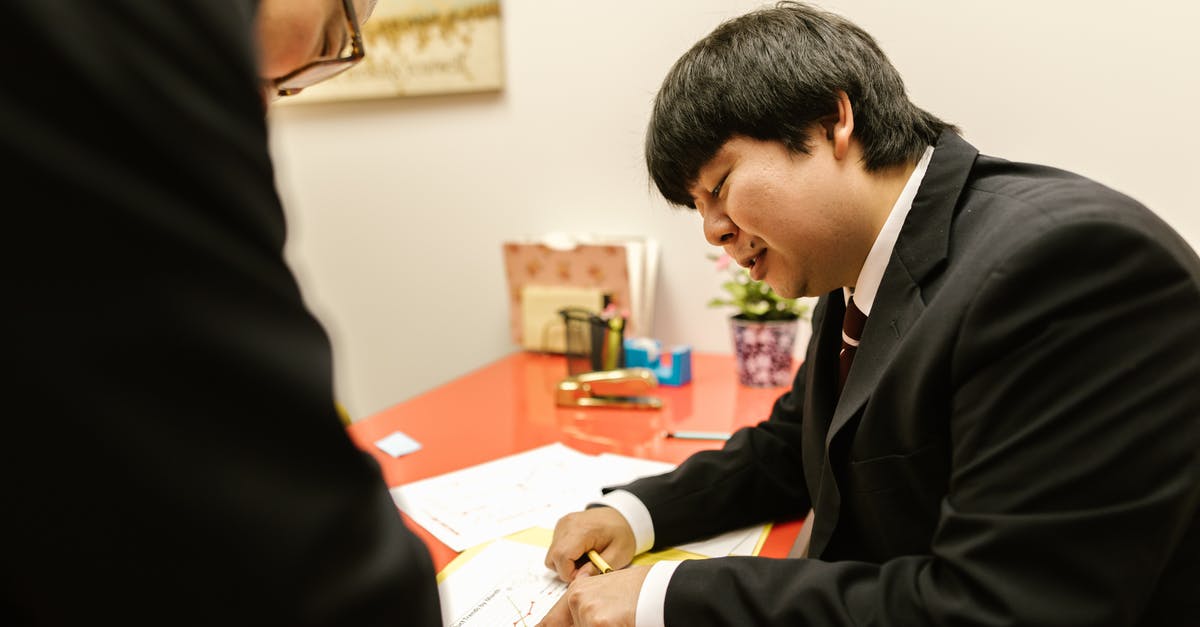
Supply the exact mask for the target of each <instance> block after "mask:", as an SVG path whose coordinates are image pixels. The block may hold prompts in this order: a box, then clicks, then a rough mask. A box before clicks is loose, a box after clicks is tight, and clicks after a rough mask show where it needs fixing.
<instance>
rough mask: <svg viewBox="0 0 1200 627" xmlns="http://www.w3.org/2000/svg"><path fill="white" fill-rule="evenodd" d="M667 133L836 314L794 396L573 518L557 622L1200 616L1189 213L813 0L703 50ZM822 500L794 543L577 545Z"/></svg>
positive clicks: (700, 175)
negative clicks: (725, 552)
mask: <svg viewBox="0 0 1200 627" xmlns="http://www.w3.org/2000/svg"><path fill="white" fill-rule="evenodd" d="M1146 123H1152V121H1146ZM646 159H647V165H648V168H649V171H650V175H651V178H652V179H653V180H654V182H655V183H656V185H657V187H658V189H659V190H660V191H661V192H662V194H663V195H664V196H665V197H666V199H667V200H668V201H670V202H671V203H673V204H675V205H680V206H686V207H690V208H694V209H695V210H696V212H697V213H698V214H699V216H700V218H701V220H702V223H703V231H704V236H705V238H706V239H707V240H708V242H709V243H711V244H712V245H714V246H719V247H722V248H724V250H725V252H727V253H728V254H729V255H730V256H731V257H733V258H734V259H736V260H737V261H738V262H739V263H741V264H742V265H744V266H746V267H748V268H749V269H750V272H751V276H752V277H753V278H755V279H760V280H765V281H766V282H767V283H769V284H770V285H771V286H772V287H773V288H775V290H776V291H778V292H779V293H780V294H782V295H784V296H790V297H796V296H819V297H820V300H819V302H818V304H817V306H816V307H815V309H814V314H813V335H812V340H811V342H810V344H809V347H808V351H807V354H806V357H805V359H804V362H803V364H802V366H801V368H800V370H799V372H798V374H797V376H796V379H795V382H794V384H793V386H792V389H791V390H790V391H789V392H787V393H786V394H784V395H783V396H781V397H780V398H779V400H778V401H777V402H776V404H775V407H774V409H773V411H772V414H771V416H770V418H769V419H768V420H766V421H765V422H762V423H760V424H759V425H757V426H754V427H750V428H744V429H741V430H739V431H738V432H736V433H735V434H734V436H733V437H732V438H731V439H730V440H729V442H728V443H727V445H726V446H725V447H724V448H723V449H722V450H719V451H707V452H701V453H698V454H696V455H694V456H692V457H691V458H689V459H688V460H686V461H685V462H684V463H683V464H681V465H680V467H679V468H678V469H676V470H675V471H673V472H670V473H667V474H665V475H662V476H657V477H652V478H646V479H642V480H639V481H636V482H634V483H631V484H629V485H626V486H622V487H620V488H619V489H614V490H611V491H606V494H605V495H604V496H603V497H602V498H601V499H600V500H599V501H598V502H597V503H595V504H594V505H595V506H593V507H589V508H588V509H586V510H584V511H582V512H576V513H573V514H569V515H567V516H566V517H564V518H563V519H561V520H560V521H559V523H558V525H557V527H556V529H555V533H554V540H553V543H552V545H551V547H550V549H549V551H548V552H547V555H546V565H547V566H548V567H550V568H551V569H553V570H555V571H557V573H558V575H559V576H560V577H562V578H563V579H564V580H567V581H570V582H571V584H570V586H569V588H568V590H567V593H566V594H565V595H564V597H563V599H562V600H561V601H560V602H559V603H558V604H557V605H556V606H555V607H554V608H553V609H552V610H551V611H550V613H549V614H548V615H547V616H546V618H545V619H544V621H543V623H542V624H543V625H547V626H551V627H558V626H561V625H605V626H618V625H637V626H638V627H648V626H656V625H670V626H676V625H686V626H688V627H700V626H706V625H729V626H735V625H736V626H746V625H787V626H800V625H812V626H818V625H819V626H822V627H825V626H831V625H897V626H905V627H911V626H913V625H1038V626H1042V627H1045V626H1050V625H1056V626H1058V625H1064V626H1065V625H1077V626H1081V627H1082V626H1095V625H1106V626H1118V625H1139V626H1144V627H1161V626H1169V625H1180V626H1183V625H1188V626H1195V625H1197V624H1200V622H1198V621H1200V518H1198V515H1197V512H1198V510H1200V388H1198V387H1197V382H1200V350H1197V348H1200V260H1198V259H1197V257H1196V254H1195V252H1194V251H1193V250H1192V249H1191V248H1190V247H1189V246H1188V245H1187V244H1186V243H1185V242H1184V241H1183V240H1182V239H1181V238H1180V237H1179V236H1178V235H1177V234H1176V233H1175V232H1174V231H1173V230H1172V229H1171V228H1169V227H1168V226H1167V225H1166V224H1165V223H1163V222H1162V221H1161V220H1160V219H1159V218H1157V217H1156V216H1155V215H1154V214H1153V213H1151V212H1150V211H1149V210H1147V209H1146V208H1145V207H1143V206H1142V205H1141V204H1139V203H1138V202H1137V201H1135V200H1133V199H1131V198H1129V197H1127V196H1125V195H1122V194H1120V193H1118V192H1115V191H1113V190H1111V189H1108V188H1106V187H1104V186H1102V185H1101V184H1098V183H1096V182H1093V181H1090V180H1087V179H1085V178H1082V177H1080V176H1078V175H1075V174H1072V173H1069V172H1064V171H1062V170H1058V169H1054V168H1050V167H1045V166H1040V165H1031V164H1024V163H1013V162H1009V161H1005V160H1003V159H999V158H996V157H990V156H986V155H982V154H979V152H978V151H977V150H976V149H975V148H974V147H972V146H971V145H970V144H969V143H967V142H966V141H964V140H963V139H962V138H961V137H960V136H959V134H958V132H957V129H955V128H954V127H953V126H951V125H950V124H948V123H946V122H943V121H942V120H939V119H938V118H937V117H935V116H934V115H932V114H930V113H928V112H926V111H924V110H922V109H920V108H918V107H917V106H916V105H914V104H913V103H912V102H910V101H909V99H908V97H907V95H906V93H905V90H904V85H903V82H902V80H901V78H900V76H899V75H898V73H897V72H896V70H895V68H894V67H893V66H892V65H891V64H890V63H889V61H888V60H887V58H886V57H885V55H884V53H883V52H882V51H881V50H880V49H879V47H878V45H877V44H876V42H875V41H874V40H873V39H872V38H871V36H870V35H868V34H867V33H865V32H863V31H862V30H861V29H860V28H858V27H857V26H855V25H854V24H852V23H850V22H849V21H847V20H846V19H844V18H842V17H839V16H837V15H834V14H831V13H828V12H825V11H822V10H819V9H817V8H815V7H812V6H809V5H804V4H796V3H780V4H778V5H776V6H773V7H768V8H764V9H761V10H757V11H754V12H751V13H749V14H747V15H744V16H742V17H740V18H736V19H734V20H731V21H728V22H726V23H724V24H722V25H721V26H719V27H718V28H717V29H716V30H715V31H714V32H713V33H711V34H710V35H709V36H707V37H706V38H704V39H703V40H702V41H700V42H699V43H697V44H696V45H695V46H694V47H693V48H692V49H691V50H689V51H688V52H687V53H685V54H684V55H683V57H682V58H681V59H679V61H677V62H676V64H675V66H674V67H673V68H672V69H671V71H670V72H669V74H668V76H667V77H666V79H665V81H664V83H663V85H662V88H661V90H660V91H659V93H658V95H657V98H656V102H655V106H654V111H653V115H652V118H651V121H650V125H649V129H648V132H647V137H646ZM1131 167H1133V166H1131ZM864 318H865V322H864ZM810 509H811V510H812V512H813V514H812V516H811V517H809V518H808V519H807V520H806V521H805V526H806V529H805V531H806V532H807V534H802V535H808V537H807V538H806V539H805V538H802V541H801V542H798V543H797V547H796V548H795V549H794V551H793V555H792V557H790V558H789V559H768V558H761V557H727V558H718V559H706V560H692V561H685V562H682V563H680V562H659V563H657V564H654V565H653V566H649V567H646V566H640V567H629V568H624V569H622V570H618V571H615V572H613V573H610V574H604V575H598V576H596V575H595V572H596V571H595V568H594V567H593V566H591V565H590V564H587V563H584V564H583V565H582V566H576V564H577V563H579V562H577V560H578V558H579V557H580V556H582V555H585V554H586V552H587V551H588V550H589V549H595V550H597V551H599V552H600V553H601V555H602V556H603V557H604V559H605V560H606V561H607V562H608V563H609V564H611V565H613V566H614V567H617V568H621V567H624V566H626V565H628V564H629V563H630V560H631V559H632V558H633V556H634V555H635V554H637V553H640V552H643V551H646V550H649V549H652V548H655V549H657V548H663V547H669V546H673V545H677V544H680V543H684V542H688V541H691V540H696V539H699V538H703V537H705V536H709V535H712V534H715V533H719V532H723V531H728V530H732V529H737V528H740V527H744V526H747V525H750V524H754V523H762V522H766V521H771V520H779V519H787V518H796V517H800V516H804V515H806V514H807V513H808V512H809V511H810ZM584 562H586V560H584Z"/></svg>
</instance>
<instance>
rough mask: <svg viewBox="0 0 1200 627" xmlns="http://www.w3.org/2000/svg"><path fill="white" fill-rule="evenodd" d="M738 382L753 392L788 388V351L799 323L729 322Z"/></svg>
mask: <svg viewBox="0 0 1200 627" xmlns="http://www.w3.org/2000/svg"><path fill="white" fill-rule="evenodd" d="M729 326H730V330H731V331H732V332H733V333H732V335H733V352H734V354H735V355H736V356H737V372H738V381H739V382H740V383H741V384H742V385H747V386H750V387H756V388H772V387H783V386H786V385H791V383H792V349H793V347H794V346H795V345H796V332H797V331H798V330H799V328H800V320H799V319H796V320H774V321H771V322H755V321H752V320H742V319H740V318H738V317H737V316H733V317H731V318H730V319H729Z"/></svg>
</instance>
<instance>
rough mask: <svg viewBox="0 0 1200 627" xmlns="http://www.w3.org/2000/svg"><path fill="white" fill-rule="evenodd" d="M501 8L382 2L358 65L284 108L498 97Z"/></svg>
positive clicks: (460, 2)
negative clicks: (480, 94)
mask: <svg viewBox="0 0 1200 627" xmlns="http://www.w3.org/2000/svg"><path fill="white" fill-rule="evenodd" d="M500 19H501V15H500V0H379V2H378V4H377V5H376V6H375V11H374V13H372V14H371V19H369V20H367V23H366V25H365V26H364V27H363V44H364V47H365V48H366V51H367V55H366V58H364V59H363V60H362V61H361V62H360V63H359V64H358V65H356V66H354V67H353V68H350V70H348V71H346V72H344V73H342V74H340V75H338V76H336V77H334V78H332V79H330V80H328V81H325V82H324V83H320V84H318V85H314V86H312V87H309V88H308V89H305V90H304V91H303V92H301V93H299V94H297V95H295V96H291V97H288V98H283V99H281V100H280V101H279V102H280V103H287V104H293V103H294V104H300V103H306V102H322V101H326V102H327V101H333V100H359V99H368V98H388V97H396V96H421V95H432V94H453V93H466V92H480V91H495V90H499V89H501V88H502V87H503V86H504V72H503V68H504V64H503V55H502V46H501V28H500V26H501V22H500Z"/></svg>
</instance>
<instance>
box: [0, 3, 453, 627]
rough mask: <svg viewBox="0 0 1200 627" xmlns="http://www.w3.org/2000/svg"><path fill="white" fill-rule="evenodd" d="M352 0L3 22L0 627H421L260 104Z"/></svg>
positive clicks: (342, 35)
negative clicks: (286, 209)
mask: <svg viewBox="0 0 1200 627" xmlns="http://www.w3.org/2000/svg"><path fill="white" fill-rule="evenodd" d="M373 4H374V0H345V1H344V0H261V1H254V0H155V1H147V0H105V1H103V2H101V1H99V0H73V1H72V0H10V1H8V2H4V3H2V4H0V18H2V19H3V22H4V23H5V24H6V25H7V27H8V28H9V36H8V37H6V38H5V43H4V44H3V46H4V54H3V61H2V62H0V63H3V64H4V65H5V69H6V70H7V71H6V72H5V76H7V77H8V82H7V84H6V87H5V88H4V90H3V93H2V94H0V155H2V157H3V161H4V163H5V164H6V166H5V168H4V170H3V175H2V176H3V181H4V183H5V184H4V187H5V188H6V189H8V190H9V193H10V194H19V195H21V196H24V197H26V198H28V199H29V200H28V201H27V202H24V203H21V204H20V205H19V206H18V205H16V204H13V203H10V204H9V208H8V210H7V211H6V216H7V220H8V223H7V225H6V227H5V229H4V242H5V245H4V251H5V255H6V263H5V264H4V268H5V270H4V277H5V278H4V286H5V290H6V291H7V292H8V294H9V299H8V304H7V305H6V307H5V320H6V321H8V324H7V325H6V327H7V328H8V331H9V332H8V333H7V334H6V337H7V338H8V339H7V342H6V344H5V350H4V355H5V357H6V359H7V362H8V366H9V368H8V371H9V372H10V374H9V375H8V377H6V384H5V389H6V390H7V393H6V394H5V398H6V399H7V402H8V411H7V414H8V416H9V420H8V421H7V423H8V424H7V428H6V436H5V438H4V445H3V447H4V450H3V454H2V455H0V457H2V458H3V459H4V469H5V473H4V474H5V476H6V477H7V485H8V486H9V487H8V489H7V490H6V497H7V498H6V502H5V507H4V519H5V529H7V530H8V533H6V544H5V547H4V550H3V555H4V558H3V560H2V564H3V566H2V567H0V577H3V582H4V585H3V586H2V587H3V590H4V592H3V600H0V623H3V624H5V625H73V624H95V623H105V622H114V621H115V623H116V624H132V625H140V624H153V625H429V626H432V625H440V624H441V617H440V611H439V607H438V596H437V584H436V581H435V578H434V577H435V576H434V572H433V566H432V563H431V560H430V557H429V554H428V552H427V551H426V549H425V547H424V545H423V544H422V543H421V541H420V540H419V539H418V538H417V537H416V536H415V535H413V534H412V533H411V531H410V530H408V529H407V528H406V527H405V526H404V524H403V522H402V520H401V518H400V515H399V513H398V511H397V509H396V506H395V505H394V504H393V502H392V500H391V498H390V497H389V495H388V491H387V487H386V485H385V484H384V482H383V479H382V477H381V475H380V472H379V468H378V466H377V465H375V464H374V463H373V462H372V461H371V459H370V458H369V457H368V456H367V455H366V454H365V453H364V452H362V451H361V450H359V449H358V448H357V447H356V446H355V445H354V444H353V443H352V441H351V440H350V439H349V437H348V435H347V433H346V432H345V429H344V427H343V425H342V423H341V421H340V420H339V417H338V413H337V410H336V409H335V402H334V397H333V387H332V374H331V350H330V346H329V341H328V339H327V337H326V334H325V333H324V331H323V330H322V328H321V326H320V325H319V324H318V322H317V320H316V319H315V318H314V317H313V316H312V314H311V313H310V312H309V311H308V309H307V308H306V307H305V305H304V302H303V299H302V295H301V293H300V290H299V288H298V286H297V284H296V281H295V279H294V277H293V275H292V273H291V271H290V270H289V268H288V266H287V265H286V263H285V261H284V256H283V247H284V240H285V234H286V233H285V224H284V215H283V212H282V209H281V206H280V201H279V198H278V196H277V194H276V190H275V187H274V172H273V169H272V164H271V160H270V157H269V154H268V142H267V124H266V120H265V117H264V113H265V109H264V104H265V102H264V101H269V100H272V99H274V98H275V97H277V96H278V95H282V94H291V93H296V92H297V91H299V90H301V89H304V88H305V87H308V86H310V85H312V84H315V83H317V82H319V81H321V80H324V79H326V78H329V77H330V76H332V75H334V74H337V73H338V72H340V71H342V70H344V69H346V68H348V67H349V66H351V65H353V64H354V63H355V62H357V61H358V60H359V59H361V58H362V56H363V49H362V41H361V32H360V21H361V20H362V19H365V18H366V17H367V16H368V15H370V13H371V10H372V9H373Z"/></svg>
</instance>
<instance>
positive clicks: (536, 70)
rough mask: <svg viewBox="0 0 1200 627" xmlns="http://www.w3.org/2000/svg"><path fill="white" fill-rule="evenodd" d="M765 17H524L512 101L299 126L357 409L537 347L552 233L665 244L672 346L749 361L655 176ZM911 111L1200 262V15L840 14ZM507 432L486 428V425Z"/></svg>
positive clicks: (324, 268) (302, 222)
mask: <svg viewBox="0 0 1200 627" xmlns="http://www.w3.org/2000/svg"><path fill="white" fill-rule="evenodd" d="M756 6H759V3H758V2H749V1H744V0H609V1H607V2H582V1H578V0H553V1H547V0H504V1H503V6H502V10H503V12H504V38H505V42H504V48H505V60H504V65H505V69H506V72H507V82H506V87H505V89H504V91H503V92H502V93H499V94H488V95H468V96H447V97H440V96H439V97H428V98H417V99H393V100H383V101H374V102H356V103H341V104H325V105H308V106H304V107H288V108H277V109H275V110H274V111H273V112H272V113H271V116H270V121H271V126H272V132H273V151H274V155H275V157H276V163H277V167H278V178H279V184H280V189H281V193H282V195H283V198H284V202H285V205H286V207H287V211H288V214H289V219H290V221H291V239H290V243H289V250H288V253H289V258H290V259H291V261H292V263H293V267H294V268H295V269H296V272H297V274H298V275H299V277H300V280H301V283H302V286H303V289H304V291H305V294H306V297H307V298H308V300H309V302H310V304H311V306H312V307H313V309H314V310H315V311H316V312H317V315H318V316H319V317H320V318H321V319H322V321H323V322H324V323H325V325H326V328H327V329H328V330H329V332H330V335H331V337H332V339H333V343H334V352H335V364H336V386H337V390H338V394H339V396H340V397H341V398H342V400H343V402H344V403H345V405H346V406H347V408H348V409H349V410H350V412H351V413H352V414H353V415H354V416H356V417H359V416H362V415H365V414H369V413H371V412H375V411H378V410H380V409H383V408H385V407H387V406H389V405H391V404H394V403H396V402H399V401H401V400H404V399H406V398H409V397H411V396H413V395H415V394H418V393H420V392H422V391H424V390H427V389H429V388H431V387H434V386H436V385H438V384H441V383H443V382H445V381H447V380H449V379H452V378H454V377H456V376H458V375H461V374H463V373H465V372H467V371H470V370H472V369H474V368H477V367H479V366H482V365H484V364H486V363H488V362H490V361H492V360H494V359H496V358H498V357H500V356H502V355H505V354H507V353H509V352H510V351H513V350H516V347H515V346H514V345H513V344H512V343H511V342H510V340H509V336H508V311H507V308H506V300H505V289H504V275H503V269H502V264H501V257H500V242H501V241H502V240H504V239H507V238H514V237H521V236H526V235H539V234H543V233H546V232H550V231H596V232H602V233H646V234H649V235H652V236H654V237H657V238H658V239H659V240H661V242H662V244H663V259H662V266H661V274H660V277H659V286H660V289H659V298H658V311H657V316H656V322H655V335H656V336H657V337H659V338H661V339H662V340H664V341H665V342H667V343H671V344H674V343H689V344H692V345H693V346H694V347H695V349H696V350H698V351H712V352H729V350H730V349H729V339H728V332H727V330H726V326H725V324H726V323H725V315H726V312H722V311H719V310H711V309H707V308H706V307H705V305H704V304H705V302H706V301H707V300H708V299H709V298H710V297H711V296H713V295H714V294H715V293H716V285H717V277H716V276H715V274H714V272H713V270H712V268H711V266H710V265H709V263H708V262H707V261H706V260H705V258H704V255H705V253H706V252H707V250H708V246H707V245H706V244H705V243H704V242H703V240H702V238H701V237H700V231H699V223H698V221H697V220H696V219H695V218H694V217H693V216H691V215H687V214H684V213H681V212H679V211H676V210H671V209H668V208H667V207H666V205H665V203H664V202H663V201H662V200H661V199H660V198H658V197H657V196H656V195H655V193H652V191H651V189H650V187H649V184H648V182H647V179H646V176H645V173H644V171H643V164H642V160H641V141H642V132H643V130H644V127H645V124H646V121H647V117H648V111H649V106H650V103H651V99H652V98H653V95H654V93H655V90H656V89H657V87H658V85H659V83H660V81H661V80H662V77H663V75H664V74H665V73H666V71H667V69H668V68H669V66H670V65H671V63H672V62H674V60H675V59H676V58H677V57H678V56H679V55H680V54H681V53H682V52H683V51H684V50H685V49H686V48H688V47H689V46H690V45H691V44H692V43H694V42H695V41H696V40H697V39H699V38H700V37H702V36H704V35H705V34H706V33H707V32H709V31H710V30H711V29H712V28H713V27H714V26H716V25H717V24H718V23H719V22H720V21H721V20H723V19H725V18H728V17H732V16H734V15H737V14H740V13H742V12H744V11H746V10H749V9H751V8H753V7H756ZM823 6H824V7H826V8H829V9H832V10H835V11H837V12H839V13H842V14H844V15H846V16H848V17H850V18H851V19H853V20H855V21H857V22H858V23H859V24H860V25H862V26H864V27H865V28H866V29H867V30H868V31H870V32H872V33H873V34H874V35H875V36H876V37H877V38H878V40H879V42H880V44H881V45H882V47H883V48H884V50H885V51H886V52H887V53H888V54H889V55H890V57H891V59H892V61H893V63H895V64H896V66H897V67H898V68H899V69H900V71H901V73H902V74H903V75H904V76H905V77H906V80H907V84H908V87H909V91H910V93H911V95H912V97H913V99H914V100H915V101H916V102H917V103H918V104H919V105H921V106H923V107H925V108H926V109H929V110H930V111H932V112H934V113H936V114H938V115H939V116H941V117H943V118H944V119H946V120H948V121H951V122H953V123H956V124H958V125H959V126H960V127H961V128H962V129H963V131H964V135H965V137H966V138H967V139H968V140H969V141H971V142H972V143H974V144H975V145H976V146H977V147H978V148H980V150H982V151H983V152H985V153H990V154H994V155H999V156H1004V157H1006V158H1010V159H1016V160H1025V161H1035V162H1041V163H1049V164H1052V165H1057V166H1060V167H1064V168H1067V169H1071V170H1075V171H1078V172H1080V173H1082V174H1086V175H1088V176H1091V177H1093V178H1096V179H1098V180H1100V181H1102V182H1104V183H1106V184H1108V185H1110V186H1112V187H1114V188H1117V189H1119V190H1121V191H1124V192H1126V193H1128V194H1130V195H1132V196H1134V197H1136V198H1138V199H1140V200H1142V201H1143V202H1145V203H1146V204H1147V205H1149V206H1150V207H1151V208H1153V209H1154V210H1156V211H1157V212H1159V213H1160V214H1161V215H1162V216H1163V217H1164V218H1165V219H1166V220H1167V221H1168V222H1170V223H1171V224H1172V225H1174V226H1175V227H1176V229H1178V230H1179V231H1180V232H1181V233H1182V234H1183V235H1184V237H1186V238H1187V239H1188V240H1189V241H1190V242H1191V243H1192V245H1193V246H1196V247H1200V204H1198V203H1197V201H1196V194H1195V191H1194V190H1195V189H1196V187H1197V184H1198V182H1200V158H1198V157H1197V154H1198V153H1197V150H1200V147H1198V144H1200V131H1198V130H1197V127H1196V126H1195V123H1196V122H1195V118H1196V111H1197V108H1198V105H1197V102H1200V79H1198V78H1197V77H1198V76H1200V45H1198V44H1196V43H1194V42H1195V41H1196V37H1195V33H1194V29H1195V27H1196V25H1197V24H1200V8H1198V7H1200V5H1198V4H1196V3H1192V2H1184V1H1182V0H1176V1H1169V2H1168V1H1163V0H1148V1H1147V2H1141V3H1132V2H1114V1H1105V0H1091V1H1087V0H1010V1H1008V2H1004V3H997V2H982V1H975V0H921V1H920V2H894V1H891V0H840V1H835V0H830V1H829V2H825V3H823ZM481 419H486V417H481Z"/></svg>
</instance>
